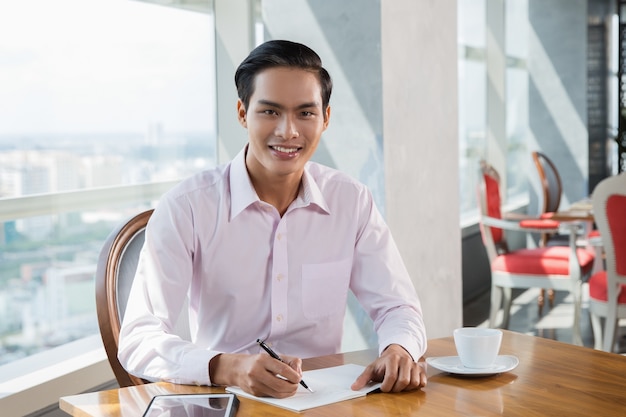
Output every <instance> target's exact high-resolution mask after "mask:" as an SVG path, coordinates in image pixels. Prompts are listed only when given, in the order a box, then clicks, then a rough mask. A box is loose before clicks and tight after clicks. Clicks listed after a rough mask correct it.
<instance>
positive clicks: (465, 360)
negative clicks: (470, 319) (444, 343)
mask: <svg viewBox="0 0 626 417" xmlns="http://www.w3.org/2000/svg"><path fill="white" fill-rule="evenodd" d="M453 334H454V344H455V345H456V351H457V353H458V355H459V358H460V359H461V363H462V364H463V366H465V367H466V368H488V367H490V366H491V365H493V363H494V362H495V360H496V358H497V357H498V353H499V352H500V344H501V343H502V331H500V330H498V329H487V328H482V327H462V328H459V329H455V330H454V333H453Z"/></svg>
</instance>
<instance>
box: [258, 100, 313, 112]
mask: <svg viewBox="0 0 626 417" xmlns="http://www.w3.org/2000/svg"><path fill="white" fill-rule="evenodd" d="M257 103H258V104H261V105H265V106H271V107H276V108H277V109H281V110H282V109H284V108H285V106H283V105H282V104H278V103H276V102H273V101H271V100H263V99H261V100H259V101H257ZM318 106H319V103H318V102H317V101H311V102H308V103H302V104H299V105H298V106H296V110H301V109H310V108H316V107H318Z"/></svg>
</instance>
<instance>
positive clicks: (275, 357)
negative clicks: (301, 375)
mask: <svg viewBox="0 0 626 417" xmlns="http://www.w3.org/2000/svg"><path fill="white" fill-rule="evenodd" d="M256 342H257V343H258V344H259V345H260V346H261V348H263V350H264V351H266V352H267V353H268V354H269V355H270V356H271V357H272V358H274V359H278V360H279V361H281V362H283V363H285V361H283V360H282V359H281V358H280V356H278V355H277V354H276V352H274V351H273V350H272V348H271V347H269V346H268V345H266V344H265V341H263V340H261V339H257V340H256ZM300 385H302V386H303V387H304V388H306V389H308V390H309V391H311V392H313V390H312V389H311V388H309V386H308V385H307V384H306V383H305V382H304V381H303V380H300Z"/></svg>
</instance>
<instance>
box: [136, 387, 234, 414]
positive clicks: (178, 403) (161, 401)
mask: <svg viewBox="0 0 626 417" xmlns="http://www.w3.org/2000/svg"><path fill="white" fill-rule="evenodd" d="M238 407H239V400H238V399H237V397H236V396H235V395H234V394H230V393H226V394H172V395H157V396H155V397H154V398H152V400H151V401H150V404H148V408H147V409H146V412H145V413H144V414H143V417H163V416H167V417H231V416H234V415H235V414H236V413H237V408H238Z"/></svg>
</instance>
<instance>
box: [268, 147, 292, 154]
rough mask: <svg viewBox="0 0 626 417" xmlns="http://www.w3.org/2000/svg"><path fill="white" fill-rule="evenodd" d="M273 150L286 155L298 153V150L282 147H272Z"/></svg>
mask: <svg viewBox="0 0 626 417" xmlns="http://www.w3.org/2000/svg"><path fill="white" fill-rule="evenodd" d="M272 148H274V149H276V150H277V151H278V152H284V153H292V152H298V148H285V147H282V146H272Z"/></svg>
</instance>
